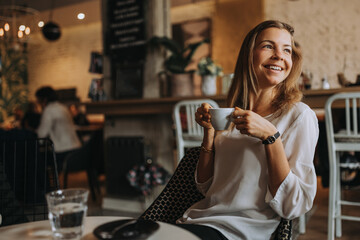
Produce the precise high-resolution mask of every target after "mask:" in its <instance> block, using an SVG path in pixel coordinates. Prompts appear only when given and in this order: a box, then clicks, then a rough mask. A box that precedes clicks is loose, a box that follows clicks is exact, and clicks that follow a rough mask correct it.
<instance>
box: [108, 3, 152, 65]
mask: <svg viewBox="0 0 360 240" xmlns="http://www.w3.org/2000/svg"><path fill="white" fill-rule="evenodd" d="M146 4H147V0H107V11H106V12H107V18H108V19H107V24H106V26H105V28H106V30H105V38H106V39H105V41H104V43H105V46H104V49H105V52H106V54H107V55H109V56H110V57H111V58H113V59H117V60H120V61H138V60H143V59H144V58H145V56H146V45H145V44H146V29H145V22H146V21H145V19H146V17H145V6H146Z"/></svg>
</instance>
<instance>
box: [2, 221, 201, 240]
mask: <svg viewBox="0 0 360 240" xmlns="http://www.w3.org/2000/svg"><path fill="white" fill-rule="evenodd" d="M121 219H128V218H127V217H86V219H85V227H84V233H83V237H82V239H83V240H96V239H97V238H96V237H95V236H94V234H93V233H92V232H93V230H94V229H95V228H96V227H97V226H99V225H101V224H103V223H106V222H111V221H115V220H121ZM158 223H159V225H160V228H159V229H158V230H157V231H155V232H154V234H152V235H151V236H150V237H149V240H161V239H164V240H165V239H166V240H168V239H171V240H184V239H186V240H199V239H200V238H198V237H197V236H195V235H194V234H192V233H191V232H188V231H186V230H184V229H182V228H179V227H176V226H175V225H172V224H167V223H163V222H158ZM0 238H1V240H15V239H39V240H46V239H52V232H51V227H50V222H49V221H48V220H45V221H37V222H29V223H23V224H15V225H11V226H6V227H0Z"/></svg>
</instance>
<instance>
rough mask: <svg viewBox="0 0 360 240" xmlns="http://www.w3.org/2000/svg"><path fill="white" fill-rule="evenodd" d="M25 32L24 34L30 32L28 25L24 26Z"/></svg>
mask: <svg viewBox="0 0 360 240" xmlns="http://www.w3.org/2000/svg"><path fill="white" fill-rule="evenodd" d="M25 34H26V35H29V34H30V28H29V27H26V28H25Z"/></svg>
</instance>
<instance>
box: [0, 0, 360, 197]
mask: <svg viewBox="0 0 360 240" xmlns="http://www.w3.org/2000/svg"><path fill="white" fill-rule="evenodd" d="M14 2H15V4H19V5H22V4H25V5H27V6H28V7H31V8H34V9H36V10H37V11H39V13H38V19H39V20H42V21H44V23H47V22H49V21H50V20H51V21H53V22H55V23H57V24H58V25H59V27H60V30H61V36H60V38H59V39H58V40H56V41H48V40H47V39H45V38H44V36H43V34H42V32H41V30H40V29H38V28H37V27H36V28H34V29H32V31H31V33H30V35H29V36H28V37H27V40H26V41H25V45H23V44H24V42H21V48H22V47H24V46H25V48H26V49H25V51H24V53H25V56H26V59H27V84H26V88H27V89H28V93H27V97H28V99H30V100H34V93H35V91H36V89H38V88H39V87H40V86H44V85H50V86H52V87H53V88H55V89H76V98H78V99H77V101H78V104H79V105H85V106H87V107H89V106H90V108H91V106H92V105H91V102H92V99H91V98H89V88H90V85H91V83H92V81H93V79H103V87H104V91H105V93H106V95H107V100H106V101H107V102H109V104H108V105H105V107H104V109H106V110H104V112H103V113H99V112H98V110H96V111H94V112H93V113H91V114H88V117H89V119H91V120H92V121H93V122H96V123H99V122H100V123H101V124H103V126H104V133H103V134H104V135H103V138H104V142H105V141H106V139H108V138H110V137H114V136H139V135H142V136H144V137H145V138H146V139H147V141H148V142H150V143H149V144H150V145H151V146H152V157H153V158H154V159H156V161H157V162H159V163H160V164H161V165H162V166H163V167H164V168H165V169H167V170H168V171H169V172H172V171H173V170H174V166H175V165H176V163H175V162H174V161H173V159H172V156H174V154H173V151H174V144H173V143H174V135H173V133H174V132H173V130H172V128H171V127H172V126H173V124H172V119H171V115H170V113H166V115H167V116H166V117H164V116H163V115H165V114H148V115H141V114H139V112H141V111H145V112H146V108H147V107H148V106H149V104H146V102H145V103H144V105H143V106H141V104H142V103H140V104H139V105H136V106H135V108H139V110H138V111H139V112H137V113H136V114H126V112H125V113H116V108H121V107H122V106H124V105H126V104H127V103H126V100H128V99H129V104H130V105H131V104H136V99H149V101H150V104H151V99H155V100H156V99H159V98H161V97H162V92H161V89H160V80H159V78H158V73H159V72H160V71H161V70H162V69H163V60H164V58H165V54H164V52H161V53H160V54H159V53H156V52H155V51H154V50H153V49H148V50H147V52H146V58H144V59H146V60H144V61H143V62H142V64H143V65H142V66H143V72H142V78H143V82H142V83H141V91H140V92H141V93H140V95H137V96H129V97H127V96H126V92H124V96H122V95H121V94H120V95H119V94H118V95H116V93H114V88H116V87H114V81H115V80H114V73H113V69H112V68H114V66H116V64H113V59H112V58H111V57H109V54H108V52H109V51H108V50H106V48H107V47H108V46H106V44H107V40H106V36H105V35H106V34H105V32H106V29H107V26H106V24H107V22H108V17H107V15H106V13H107V3H108V1H106V0H103V1H101V0H78V1H76V0H67V1H65V0H63V1H60V0H53V1H46V0H37V1H35V0H28V1H27V0H16V1H12V0H6V1H1V3H0V6H4V5H11V4H14ZM147 4H148V5H147V8H146V9H147V11H146V14H145V16H146V23H145V29H146V30H145V31H146V38H147V39H149V38H150V37H151V36H155V35H156V36H169V37H171V33H172V31H173V30H174V26H175V25H177V26H185V25H186V24H195V25H196V24H197V23H199V24H200V25H201V23H203V22H205V23H206V24H207V25H206V26H205V28H206V29H205V31H206V34H208V36H209V38H210V44H204V45H203V46H201V49H200V50H199V53H197V54H198V55H195V57H194V58H195V59H199V58H200V57H201V54H205V55H209V56H211V58H212V59H214V60H215V61H216V63H218V64H219V65H221V66H222V67H223V71H224V73H225V74H231V73H232V72H233V69H234V65H235V62H236V57H237V54H238V51H239V49H240V45H241V42H242V40H243V38H244V37H245V34H246V33H247V32H248V31H249V30H250V29H251V28H252V27H253V26H255V25H256V24H258V23H259V22H261V21H263V20H266V19H277V20H281V21H284V22H287V23H289V24H291V25H292V26H294V28H295V37H296V40H297V42H298V43H299V45H300V46H301V48H302V50H303V55H304V64H303V69H304V72H305V73H309V74H310V73H311V75H312V82H311V89H312V90H316V89H321V88H322V79H323V78H327V80H328V82H329V84H330V88H332V89H333V88H340V87H341V85H340V84H339V81H338V73H343V74H344V76H345V78H346V79H347V80H348V81H350V82H351V83H355V82H356V80H357V76H358V74H360V54H359V44H358V43H359V42H360V25H359V24H358V23H359V22H360V2H359V1H358V0H347V1H339V0H251V1H250V0H148V1H147ZM78 13H84V14H85V18H84V19H82V20H80V19H78V18H77V15H78ZM51 14H52V17H51V19H50V15H51ZM172 26H173V27H172ZM200 28H201V26H200ZM201 34H202V33H201V30H196V31H195V32H194V33H188V34H187V37H188V39H190V42H191V41H198V40H199V37H201V36H200V35H201ZM185 35H186V34H185ZM188 35H190V37H189V36H188ZM0 41H4V38H3V37H0ZM187 43H189V42H187ZM8 47H9V46H8ZM11 47H13V46H11ZM92 53H93V54H94V53H96V54H100V56H102V57H103V71H101V72H96V71H95V72H91V71H89V68H90V62H91V60H92V59H91V56H92ZM126 64H127V63H126V61H125V66H126ZM112 66H113V67H112ZM123 66H124V65H123ZM129 66H130V68H131V67H132V65H131V64H130V65H129ZM193 67H196V64H195V65H193ZM124 76H126V74H125V75H124ZM195 77H196V78H195V81H194V93H193V95H194V96H196V97H199V96H201V94H202V93H201V89H200V85H201V79H200V78H199V76H196V74H195ZM217 81H218V86H219V88H218V91H217V96H221V95H222V89H221V81H222V78H221V77H218V79H217ZM120 92H121V89H120ZM210 98H211V97H210ZM117 100H119V101H122V102H123V103H122V105H121V104H120V105H116V101H117ZM124 101H125V102H124ZM110 102H111V103H112V104H113V105H111V104H110ZM89 103H90V104H89ZM87 104H88V105H87ZM100 108H102V107H100ZM109 108H110V110H108V109H109ZM111 108H113V109H111ZM141 108H142V109H141ZM105 111H108V112H105ZM114 111H115V113H114ZM155 139H156V140H155ZM166 145H169V146H166ZM169 156H170V157H169ZM109 204H110V202H109Z"/></svg>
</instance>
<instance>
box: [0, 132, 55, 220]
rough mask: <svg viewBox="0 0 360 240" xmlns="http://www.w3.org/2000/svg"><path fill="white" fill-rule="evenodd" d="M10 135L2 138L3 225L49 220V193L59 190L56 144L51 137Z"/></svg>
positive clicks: (0, 204) (0, 191) (0, 185)
mask: <svg viewBox="0 0 360 240" xmlns="http://www.w3.org/2000/svg"><path fill="white" fill-rule="evenodd" d="M6 135H8V134H6ZM9 135H11V137H9V136H1V139H0V213H1V215H2V226H7V225H11V224H18V223H23V222H28V221H38V220H46V219H48V209H47V204H46V199H45V194H46V193H48V192H50V191H54V190H57V189H59V180H58V175H57V166H56V159H55V152H54V145H53V143H52V142H51V140H50V139H48V138H36V137H33V138H23V137H21V136H20V137H19V135H17V136H15V137H14V135H12V134H9Z"/></svg>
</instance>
